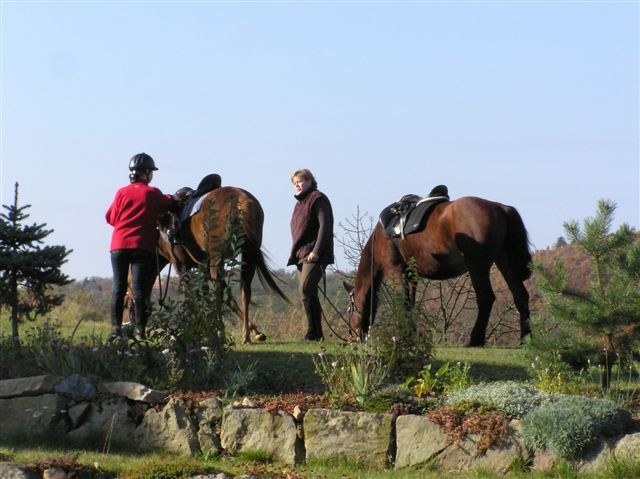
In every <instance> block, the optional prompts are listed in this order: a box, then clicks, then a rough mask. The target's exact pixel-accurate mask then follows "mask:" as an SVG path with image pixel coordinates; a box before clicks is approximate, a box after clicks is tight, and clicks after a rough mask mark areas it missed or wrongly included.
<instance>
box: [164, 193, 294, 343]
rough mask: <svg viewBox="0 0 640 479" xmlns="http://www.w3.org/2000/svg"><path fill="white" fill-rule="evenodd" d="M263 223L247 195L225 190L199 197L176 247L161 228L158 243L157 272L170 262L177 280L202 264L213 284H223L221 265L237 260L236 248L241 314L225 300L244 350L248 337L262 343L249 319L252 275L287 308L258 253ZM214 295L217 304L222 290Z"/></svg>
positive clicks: (255, 203) (233, 302)
mask: <svg viewBox="0 0 640 479" xmlns="http://www.w3.org/2000/svg"><path fill="white" fill-rule="evenodd" d="M263 223H264V211H263V210H262V206H261V205H260V203H259V202H258V200H257V199H256V198H255V197H254V196H253V195H252V194H251V193H249V192H248V191H245V190H243V189H241V188H235V187H232V186H224V187H220V188H217V189H215V190H213V191H210V192H209V193H207V194H206V195H203V197H202V198H201V199H200V201H199V209H198V210H197V212H196V213H194V214H192V215H191V216H189V218H188V219H186V220H184V222H183V223H182V226H181V228H180V239H181V242H180V244H172V242H170V241H169V239H168V237H167V234H166V230H165V229H164V228H161V234H160V239H159V241H158V256H159V263H158V267H159V270H161V269H162V268H163V267H164V266H165V265H166V264H167V263H168V262H170V263H171V264H172V265H173V266H174V267H175V268H176V271H177V272H178V274H183V273H185V272H186V271H188V270H189V269H192V268H194V267H197V266H199V265H205V264H206V265H208V268H209V274H210V276H211V279H213V280H214V281H215V280H220V281H224V279H223V278H224V266H225V264H224V260H225V259H229V258H230V257H231V256H235V254H237V253H236V251H235V250H234V251H231V248H234V249H235V248H239V252H240V256H241V265H240V291H241V294H242V308H240V306H239V305H238V303H237V302H236V300H235V299H234V298H233V297H232V296H230V297H229V298H228V304H229V306H230V307H231V309H232V310H233V311H234V312H235V313H236V314H237V315H238V316H239V317H240V318H241V319H242V321H243V323H242V343H243V344H246V343H249V342H251V339H250V334H249V333H250V331H251V332H253V334H254V338H255V339H257V340H264V339H265V338H266V337H265V336H264V335H263V334H262V333H261V332H260V331H258V329H257V328H256V326H255V324H253V322H252V321H251V320H250V319H249V305H250V304H251V282H252V280H253V277H254V275H255V273H256V272H257V273H258V277H259V279H260V281H261V282H262V284H263V286H264V287H265V290H267V291H270V292H272V293H276V294H277V295H278V296H280V297H281V298H282V299H284V300H285V301H286V302H287V303H290V301H289V299H288V298H287V296H286V295H285V294H284V293H283V292H282V290H281V289H280V287H279V286H278V284H277V283H276V281H275V279H274V274H273V273H272V272H271V270H270V269H269V268H268V266H267V264H266V261H265V256H264V253H263V252H262V249H261V246H262V226H263ZM236 235H239V239H238V240H237V244H232V243H233V242H234V241H235V240H234V236H236ZM218 293H219V294H220V297H219V299H220V300H222V293H223V288H222V287H221V288H218Z"/></svg>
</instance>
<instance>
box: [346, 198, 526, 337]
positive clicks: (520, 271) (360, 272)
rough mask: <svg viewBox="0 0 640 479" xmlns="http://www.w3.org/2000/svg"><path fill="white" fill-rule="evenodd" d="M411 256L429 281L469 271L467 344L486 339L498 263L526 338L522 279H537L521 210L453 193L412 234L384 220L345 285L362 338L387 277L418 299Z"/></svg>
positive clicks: (355, 331) (353, 323)
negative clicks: (471, 321)
mask: <svg viewBox="0 0 640 479" xmlns="http://www.w3.org/2000/svg"><path fill="white" fill-rule="evenodd" d="M443 188H444V189H445V191H446V187H443ZM385 211H386V210H385ZM381 218H382V216H381ZM410 260H413V261H412V267H415V268H417V274H418V275H419V276H420V277H422V278H427V279H435V280H446V279H450V278H455V277H458V276H460V275H462V274H464V273H466V272H468V273H469V275H470V277H471V283H472V285H473V289H474V290H475V293H476V301H477V306H478V315H477V318H476V322H475V326H474V327H473V330H472V332H471V337H470V340H469V342H468V343H467V346H484V344H485V334H486V329H487V324H488V322H489V315H490V313H491V308H492V306H493V303H494V301H495V294H494V292H493V289H492V287H491V281H490V276H489V273H490V269H491V266H492V265H493V264H494V263H495V265H496V266H497V267H498V270H499V271H500V273H501V274H502V276H503V277H504V279H505V281H506V283H507V285H508V287H509V290H510V291H511V294H512V295H513V299H514V302H515V306H516V308H517V310H518V313H519V315H520V337H521V340H522V339H523V338H524V337H525V336H527V335H529V334H530V333H531V327H530V324H529V293H528V292H527V290H526V288H525V286H524V284H523V283H524V281H525V280H526V279H528V278H529V277H530V276H531V254H530V251H529V240H528V237H527V231H526V229H525V226H524V223H523V221H522V218H521V217H520V214H519V213H518V212H517V211H516V209H515V208H513V207H511V206H507V205H503V204H501V203H496V202H494V201H488V200H485V199H482V198H476V197H470V196H468V197H463V198H458V199H456V200H453V201H449V197H448V195H447V196H446V197H445V199H443V200H442V201H440V202H436V203H435V204H434V205H433V207H432V208H431V210H430V212H428V216H426V219H423V220H422V223H421V224H420V226H419V227H418V228H416V229H415V231H413V232H411V233H409V234H406V235H405V234H402V235H401V236H398V237H390V236H389V235H388V234H386V233H385V228H384V227H383V225H382V223H381V222H378V223H377V225H376V227H375V228H374V230H373V233H372V234H371V236H370V238H369V239H368V241H367V243H366V244H365V246H364V248H363V250H362V253H361V257H360V262H359V265H358V269H357V272H356V278H355V284H354V285H348V284H345V288H346V289H347V291H348V292H349V297H350V305H349V325H350V329H351V335H352V338H353V339H361V340H362V339H363V338H364V336H365V335H366V333H367V331H368V329H369V326H370V325H371V324H372V323H373V319H374V318H375V314H376V309H377V295H378V289H379V287H380V284H381V282H382V280H383V279H385V280H387V281H388V282H389V283H390V284H391V285H394V287H397V286H400V285H403V286H404V290H405V295H406V296H405V297H406V300H407V304H409V305H412V304H414V302H415V290H416V286H417V280H416V279H413V280H412V279H411V278H412V275H405V273H406V272H407V265H408V263H409V261H410ZM413 276H415V275H413Z"/></svg>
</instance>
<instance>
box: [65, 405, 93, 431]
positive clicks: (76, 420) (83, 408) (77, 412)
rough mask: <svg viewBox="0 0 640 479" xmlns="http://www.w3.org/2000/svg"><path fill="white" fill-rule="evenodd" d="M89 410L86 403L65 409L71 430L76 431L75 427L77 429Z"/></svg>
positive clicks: (89, 407)
mask: <svg viewBox="0 0 640 479" xmlns="http://www.w3.org/2000/svg"><path fill="white" fill-rule="evenodd" d="M90 410H91V404H89V403H86V402H85V403H81V404H76V405H75V406H71V407H70V408H69V409H67V416H69V421H70V422H71V428H72V429H76V428H77V427H79V426H80V425H81V424H82V422H83V421H84V420H85V418H86V417H87V414H88V413H89V411H90Z"/></svg>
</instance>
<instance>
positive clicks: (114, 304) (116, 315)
mask: <svg viewBox="0 0 640 479" xmlns="http://www.w3.org/2000/svg"><path fill="white" fill-rule="evenodd" d="M123 308H124V306H120V305H119V304H118V299H117V298H115V297H112V298H111V333H109V336H108V339H109V340H114V339H118V338H121V337H122V310H123Z"/></svg>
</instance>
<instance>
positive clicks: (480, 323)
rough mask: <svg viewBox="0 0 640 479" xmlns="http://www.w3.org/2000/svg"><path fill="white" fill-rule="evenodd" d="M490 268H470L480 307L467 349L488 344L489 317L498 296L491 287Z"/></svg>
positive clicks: (477, 302)
mask: <svg viewBox="0 0 640 479" xmlns="http://www.w3.org/2000/svg"><path fill="white" fill-rule="evenodd" d="M489 271H490V268H489V267H486V266H483V267H482V268H480V269H478V268H475V269H472V268H469V276H471V284H472V285H473V289H474V291H475V293H476V304H477V307H478V316H477V317H476V323H475V325H474V326H473V329H472V330H471V336H470V338H469V342H468V343H467V344H466V346H467V347H483V346H484V345H485V342H486V334H487V325H488V324H489V316H490V315H491V308H492V307H493V303H494V302H495V300H496V295H495V293H494V292H493V288H492V287H491V279H490V275H489Z"/></svg>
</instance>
